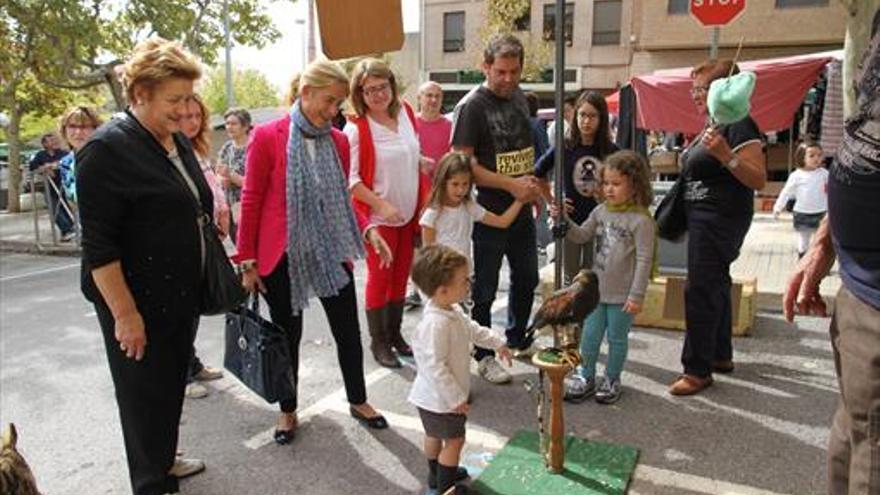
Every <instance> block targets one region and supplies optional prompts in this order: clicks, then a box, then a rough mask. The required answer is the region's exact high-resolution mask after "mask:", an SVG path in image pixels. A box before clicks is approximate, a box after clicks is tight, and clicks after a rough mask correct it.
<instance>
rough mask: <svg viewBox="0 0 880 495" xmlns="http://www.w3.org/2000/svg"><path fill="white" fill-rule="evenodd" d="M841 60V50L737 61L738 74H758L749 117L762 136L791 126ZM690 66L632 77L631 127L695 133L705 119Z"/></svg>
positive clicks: (698, 130) (701, 126)
mask: <svg viewBox="0 0 880 495" xmlns="http://www.w3.org/2000/svg"><path fill="white" fill-rule="evenodd" d="M842 57H843V51H842V50H836V51H830V52H822V53H814V54H808V55H797V56H793V57H784V58H773V59H765V60H752V61H748V62H740V63H739V64H738V65H739V68H740V70H747V71H752V72H754V73H755V75H756V76H757V81H756V83H755V92H754V94H753V95H752V112H751V115H752V118H753V119H755V122H757V124H758V127H759V128H760V129H761V132H770V131H778V130H782V129H787V128H788V127H790V126H791V124H792V121H793V119H794V114H795V112H797V109H798V107H800V105H801V103H803V101H804V97H805V95H806V93H807V91H808V90H809V89H810V87H811V86H812V85H813V84H815V82H816V79H817V78H818V77H819V76H820V75H821V73H822V71H823V70H824V69H825V65H826V64H827V63H828V62H830V61H831V60H832V59H835V58H836V59H840V58H842ZM690 73H691V68H690V67H688V68H679V69H667V70H659V71H655V72H654V73H653V74H650V75H645V76H636V77H633V78H632V86H633V88H634V89H635V92H636V100H637V102H638V104H637V105H636V106H637V110H636V112H637V114H636V126H637V127H638V128H640V129H647V130H654V131H678V132H684V133H686V134H696V133H698V132H700V130H701V129H702V128H703V125H704V124H705V117H703V116H701V115H699V114H698V113H697V111H696V109H695V108H694V104H693V101H692V100H691V95H690V89H691V86H692V83H691V78H690Z"/></svg>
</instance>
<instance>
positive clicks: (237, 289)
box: [199, 213, 247, 315]
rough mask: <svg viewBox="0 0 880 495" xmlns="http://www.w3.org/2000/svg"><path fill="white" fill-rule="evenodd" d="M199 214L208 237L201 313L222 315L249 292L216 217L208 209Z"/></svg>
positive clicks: (204, 237)
mask: <svg viewBox="0 0 880 495" xmlns="http://www.w3.org/2000/svg"><path fill="white" fill-rule="evenodd" d="M200 218H201V219H200V220H199V223H200V224H201V230H202V238H203V239H204V241H205V273H204V278H203V279H202V302H201V308H200V309H201V311H200V313H201V314H203V315H219V314H223V313H226V312H227V311H232V310H233V309H235V308H237V307H238V306H239V305H241V303H243V302H244V301H245V299H246V298H247V292H245V290H244V288H242V286H241V280H240V279H239V277H238V274H236V273H235V269H234V268H233V267H232V263H230V262H229V257H228V256H227V255H226V249H224V248H223V243H222V242H220V233H219V232H217V226H216V225H214V221H213V220H212V219H211V218H210V217H209V216H208V214H207V213H202V216H201V217H200Z"/></svg>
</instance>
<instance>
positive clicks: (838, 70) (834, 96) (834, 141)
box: [819, 60, 843, 157]
mask: <svg viewBox="0 0 880 495" xmlns="http://www.w3.org/2000/svg"><path fill="white" fill-rule="evenodd" d="M842 140H843V63H842V62H841V61H840V60H833V61H831V62H830V63H829V64H828V86H827V87H826V88H825V101H824V102H823V108H822V129H821V132H820V134H819V145H820V146H822V153H823V154H824V155H825V156H826V157H828V156H834V155H835V153H836V152H837V147H838V146H839V145H840V142H841V141H842Z"/></svg>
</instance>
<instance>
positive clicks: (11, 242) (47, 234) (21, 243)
mask: <svg viewBox="0 0 880 495" xmlns="http://www.w3.org/2000/svg"><path fill="white" fill-rule="evenodd" d="M37 220H38V225H39V229H40V231H39V239H38V238H37V234H36V231H35V229H34V212H33V211H26V212H22V213H9V212H7V211H6V210H2V211H0V252H13V253H32V254H49V255H56V256H79V253H80V249H79V244H78V240H76V239H75V240H73V241H70V242H60V240H58V237H60V234H59V233H58V231H57V229H56V231H55V235H56V238H55V239H53V237H52V224H51V223H50V218H49V212H48V211H47V210H46V209H41V210H38V217H37Z"/></svg>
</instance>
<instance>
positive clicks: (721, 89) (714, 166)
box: [669, 60, 766, 395]
mask: <svg viewBox="0 0 880 495" xmlns="http://www.w3.org/2000/svg"><path fill="white" fill-rule="evenodd" d="M737 73H739V69H738V68H737V67H736V65H735V64H734V63H733V61H731V60H708V61H706V62H704V63H702V64H700V65H698V66H697V67H695V68H694V69H693V71H692V72H691V79H692V81H693V87H692V88H691V96H692V98H693V101H694V106H695V107H696V109H697V111H698V112H700V113H701V114H702V115H705V116H706V117H707V118H706V127H705V128H704V129H703V131H702V132H701V133H700V134H699V135H698V136H697V137H696V138H695V139H694V140H693V141H692V142H691V144H690V145H689V146H688V147H687V149H685V151H684V152H683V153H682V156H681V171H682V172H681V173H683V174H685V177H686V181H685V184H686V187H685V189H684V191H685V193H684V199H685V211H686V213H687V228H688V247H687V256H688V275H687V277H688V280H687V285H686V289H685V320H686V325H687V333H686V335H685V341H684V348H683V349H682V353H681V362H682V365H683V366H684V373H683V374H682V375H680V376H679V377H678V378H677V379H676V380H675V382H674V383H672V385H671V387H670V389H669V393H671V394H672V395H692V394H696V393H698V392H700V391H701V390H703V389H705V388H706V387H708V386H709V385H711V384H712V372H713V371H715V372H719V373H729V372H731V371H733V347H732V343H731V325H732V315H731V301H730V287H731V279H730V264H731V263H732V262H733V261H734V260H735V259H736V258H737V257H738V256H739V249H740V246H742V242H743V239H744V238H745V235H746V233H747V232H748V230H749V226H750V225H751V222H752V214H753V212H754V204H753V203H754V202H753V197H754V190H757V189H761V188H762V187H764V183H765V181H766V172H765V164H764V154H763V142H762V135H761V133H760V131H759V130H758V126H757V124H755V121H754V120H752V118H751V117H750V116H749V115H748V110H749V106H748V98H749V95H750V94H751V88H752V87H753V85H754V78H753V77H749V75H745V74H744V75H743V76H734V77H729V76H731V75H733V74H737ZM713 82H714V84H713ZM710 85H711V93H712V94H711V95H710Z"/></svg>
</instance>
